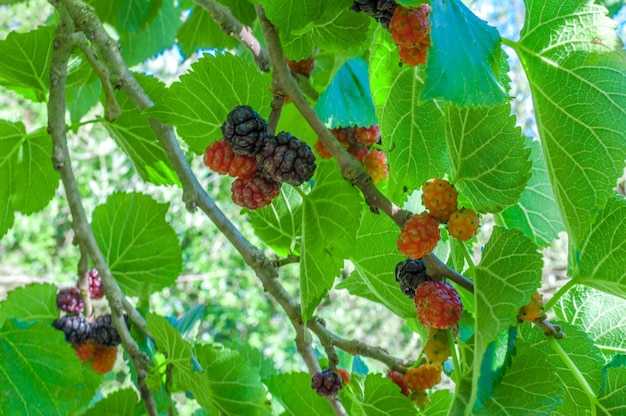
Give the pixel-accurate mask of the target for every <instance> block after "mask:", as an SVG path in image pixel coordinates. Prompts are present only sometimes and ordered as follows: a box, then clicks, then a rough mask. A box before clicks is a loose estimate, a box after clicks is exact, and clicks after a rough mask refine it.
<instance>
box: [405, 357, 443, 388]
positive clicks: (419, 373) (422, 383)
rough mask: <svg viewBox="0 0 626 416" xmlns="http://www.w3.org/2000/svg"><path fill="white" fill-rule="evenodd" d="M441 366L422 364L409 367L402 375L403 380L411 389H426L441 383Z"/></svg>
mask: <svg viewBox="0 0 626 416" xmlns="http://www.w3.org/2000/svg"><path fill="white" fill-rule="evenodd" d="M441 371H442V368H441V367H440V366H438V365H430V364H422V365H420V366H419V367H417V368H409V370H408V371H407V372H406V374H405V375H404V382H405V383H406V385H407V386H408V387H409V389H411V390H413V391H417V390H426V389H430V388H432V387H433V386H434V385H435V384H439V383H441Z"/></svg>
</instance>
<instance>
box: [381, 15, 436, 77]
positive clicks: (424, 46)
mask: <svg viewBox="0 0 626 416" xmlns="http://www.w3.org/2000/svg"><path fill="white" fill-rule="evenodd" d="M430 11H431V9H430V6H429V5H427V4H422V5H420V6H419V7H402V6H398V7H396V8H395V10H394V12H393V16H392V17H391V21H390V24H389V31H390V32H391V37H392V38H393V40H394V42H395V43H396V45H397V46H398V49H399V55H400V59H401V60H402V62H404V63H406V64H408V65H411V66H416V65H419V64H425V63H426V58H427V55H428V48H429V47H430V20H429V16H430Z"/></svg>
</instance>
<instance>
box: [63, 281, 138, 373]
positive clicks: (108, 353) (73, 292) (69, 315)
mask: <svg viewBox="0 0 626 416" xmlns="http://www.w3.org/2000/svg"><path fill="white" fill-rule="evenodd" d="M88 279H89V296H90V298H91V299H100V298H102V297H103V296H104V288H103V286H102V280H101V279H100V276H99V275H98V271H97V270H96V269H91V270H90V271H89V273H88ZM56 301H57V308H58V309H59V310H60V311H62V312H65V314H64V315H63V316H61V317H60V318H58V319H56V320H55V321H54V322H53V323H52V326H53V327H54V328H55V329H58V330H60V331H62V332H63V334H64V335H65V340H66V341H67V342H68V343H70V344H72V347H73V348H74V349H75V350H76V355H77V356H78V358H80V360H81V361H82V362H86V361H89V360H92V362H91V366H92V368H93V369H94V370H95V371H97V372H98V373H100V374H104V373H107V372H109V371H111V369H112V368H113V364H114V363H115V358H116V356H117V346H118V345H119V344H120V343H121V339H120V335H119V333H118V332H117V330H116V329H115V327H114V326H113V324H112V321H111V315H110V314H106V315H101V316H98V317H95V319H94V318H93V317H86V316H84V315H83V310H84V308H85V302H84V300H83V298H82V297H81V293H80V289H79V288H78V287H71V288H67V289H61V290H59V292H58V293H57V299H56ZM124 318H125V320H126V325H127V326H129V322H128V320H127V317H124ZM129 327H130V326H129Z"/></svg>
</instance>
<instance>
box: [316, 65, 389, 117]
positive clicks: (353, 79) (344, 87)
mask: <svg viewBox="0 0 626 416" xmlns="http://www.w3.org/2000/svg"><path fill="white" fill-rule="evenodd" d="M315 112H316V113H317V114H318V116H319V117H320V118H321V119H322V121H324V122H325V123H327V124H329V125H330V126H331V127H339V126H354V125H358V126H371V125H374V124H378V120H377V119H376V111H375V110H374V105H373V103H372V96H371V92H370V84H369V79H368V72H367V63H366V62H365V61H364V60H363V59H361V58H355V59H352V60H350V61H348V62H346V63H345V64H344V65H343V66H342V67H341V68H340V69H339V71H337V74H335V77H334V78H333V80H332V81H331V82H330V85H329V86H328V88H326V90H325V91H324V92H323V93H322V94H321V95H320V98H319V101H318V102H317V105H316V106H315Z"/></svg>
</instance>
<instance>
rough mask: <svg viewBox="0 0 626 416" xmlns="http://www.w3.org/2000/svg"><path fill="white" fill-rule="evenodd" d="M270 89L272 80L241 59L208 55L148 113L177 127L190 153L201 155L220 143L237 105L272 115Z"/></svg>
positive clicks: (228, 55)
mask: <svg viewBox="0 0 626 416" xmlns="http://www.w3.org/2000/svg"><path fill="white" fill-rule="evenodd" d="M235 81H236V82H235ZM269 86H270V84H269V78H267V77H265V76H263V75H261V74H260V73H259V71H258V70H257V68H256V67H255V66H254V65H253V64H251V63H248V62H245V61H244V60H243V59H242V58H239V57H236V56H233V55H230V54H226V55H219V54H218V55H217V56H214V57H213V56H210V55H205V56H204V57H202V58H201V59H200V60H198V61H197V62H196V63H194V64H193V65H192V66H191V71H190V72H189V73H187V74H185V75H183V76H181V77H180V82H177V83H174V84H173V85H172V86H170V88H169V89H168V92H167V94H165V96H164V97H163V98H162V99H161V100H160V101H158V102H157V103H156V105H155V106H154V107H152V108H150V109H148V110H146V111H145V114H146V115H148V116H149V117H155V118H158V119H160V120H161V121H164V122H166V123H169V124H172V125H174V126H176V127H177V131H178V134H179V135H180V136H181V137H182V138H183V139H184V140H185V141H186V142H187V144H189V147H190V148H191V150H192V151H194V152H195V153H196V154H202V153H204V151H205V149H206V148H207V146H208V145H209V144H211V143H212V142H214V141H216V140H220V138H221V137H222V132H221V130H220V127H221V125H222V124H223V123H224V121H225V120H226V116H227V115H228V113H229V112H230V111H231V110H232V109H233V108H235V107H236V106H238V105H249V106H251V107H252V108H254V109H255V110H256V111H257V112H258V113H259V114H261V116H263V117H267V116H268V115H269V110H270V102H271V93H270V90H269Z"/></svg>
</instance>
